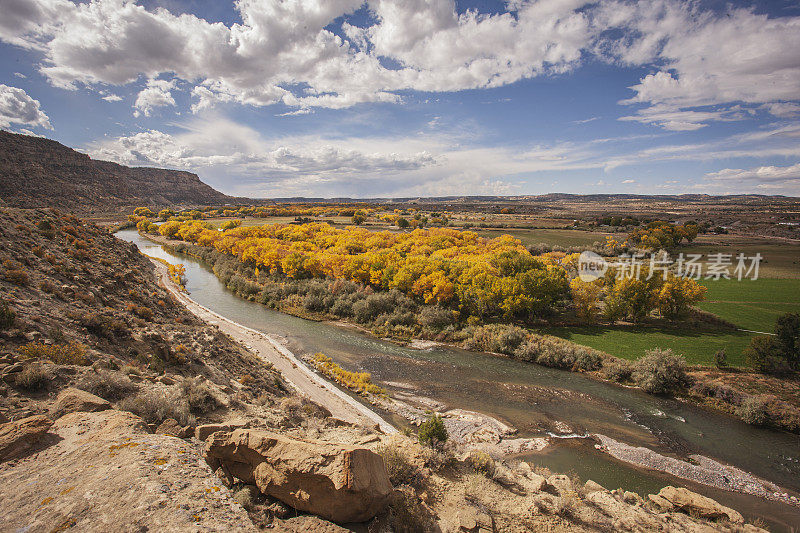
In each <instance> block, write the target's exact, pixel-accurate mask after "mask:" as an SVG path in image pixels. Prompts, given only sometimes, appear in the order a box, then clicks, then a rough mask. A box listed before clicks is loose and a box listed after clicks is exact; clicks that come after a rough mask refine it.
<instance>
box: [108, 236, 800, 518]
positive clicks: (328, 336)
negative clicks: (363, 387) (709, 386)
mask: <svg viewBox="0 0 800 533" xmlns="http://www.w3.org/2000/svg"><path fill="white" fill-rule="evenodd" d="M116 236H117V237H119V238H120V239H123V240H126V241H130V242H133V243H135V244H136V245H137V246H138V247H139V249H140V250H141V251H142V252H144V253H146V254H147V255H150V256H154V257H160V258H163V259H166V260H167V261H170V262H172V263H183V265H184V266H185V267H186V278H187V284H186V289H187V291H188V292H189V294H190V295H191V297H192V299H194V300H195V301H197V302H198V303H200V304H202V305H204V306H206V307H208V308H209V309H211V310H213V311H215V312H217V313H219V314H221V315H223V316H225V317H227V318H229V319H231V320H233V321H235V322H239V323H241V324H244V325H246V326H248V327H251V328H254V329H257V330H260V331H263V332H265V333H270V334H273V335H277V336H281V337H283V338H285V339H286V341H287V343H288V347H289V349H291V350H292V351H293V352H294V353H296V354H298V355H302V354H304V353H314V352H323V353H325V354H327V355H328V356H330V357H332V358H333V359H334V360H335V361H336V362H338V363H339V364H341V365H342V366H343V367H345V368H347V369H350V370H356V369H357V370H360V371H366V372H370V373H371V374H372V376H373V380H374V381H376V382H378V383H381V384H383V385H385V386H387V388H389V390H390V391H391V390H392V389H393V385H392V384H395V383H402V384H405V385H406V386H411V387H413V388H414V389H416V391H415V393H416V394H419V395H422V396H427V397H430V398H433V399H435V400H438V401H440V402H443V403H445V404H447V405H448V406H449V407H452V408H462V409H469V410H473V411H478V412H482V413H485V414H488V415H490V416H494V417H496V418H498V419H500V420H502V421H504V422H506V423H508V424H510V425H512V426H514V427H515V428H517V429H518V430H519V432H520V435H521V436H537V435H542V434H544V433H545V432H546V431H548V430H549V429H551V428H552V427H553V425H554V422H555V421H559V422H565V423H566V424H568V425H569V426H570V427H571V431H572V432H574V433H577V434H585V433H602V434H605V435H608V436H610V437H612V438H614V439H616V440H620V441H623V442H625V443H628V444H632V445H636V446H646V447H648V448H651V449H654V450H656V451H658V452H660V453H664V454H667V455H672V456H676V457H686V456H687V455H688V454H690V453H697V454H701V455H705V456H708V457H711V458H714V459H717V460H719V461H722V462H725V463H729V464H732V465H734V466H737V467H739V468H741V469H743V470H746V471H748V472H751V473H752V474H754V475H757V476H759V477H762V478H765V479H767V480H769V481H772V482H774V483H776V484H778V485H780V486H781V487H784V488H785V489H787V490H788V491H789V493H790V494H795V495H797V494H798V493H800V437H798V436H797V435H792V434H789V433H785V432H778V431H772V430H768V429H762V428H756V427H753V426H750V425H747V424H745V423H743V422H741V421H739V420H736V419H734V418H732V417H729V416H725V415H723V414H718V413H713V412H709V411H707V410H704V409H701V408H698V407H695V406H692V405H687V404H684V403H682V402H679V401H676V400H672V399H665V398H659V397H655V396H652V395H648V394H645V393H643V392H641V391H638V390H633V389H628V388H623V387H619V386H616V385H612V384H609V383H604V382H600V381H597V380H594V379H591V378H588V377H586V376H583V375H581V374H577V373H571V372H566V371H561V370H555V369H550V368H546V367H541V366H538V365H534V364H528V363H523V362H519V361H514V360H512V359H508V358H505V357H497V356H493V355H489V354H480V353H473V352H468V351H465V350H461V349H457V348H452V347H436V348H434V349H427V350H415V349H411V348H407V347H404V346H400V345H398V344H395V343H393V342H389V341H384V340H381V339H376V338H373V337H371V336H368V335H365V334H363V333H361V332H359V331H357V330H355V329H353V328H347V327H341V326H338V325H335V324H331V323H325V322H314V321H310V320H305V319H302V318H297V317H294V316H290V315H286V314H283V313H280V312H277V311H274V310H271V309H268V308H266V307H264V306H262V305H260V304H257V303H254V302H250V301H247V300H244V299H242V298H239V297H237V296H235V295H234V294H233V293H231V292H230V291H228V290H227V289H226V288H225V287H224V286H223V285H222V283H221V282H220V281H219V280H218V279H217V277H216V276H215V275H214V273H213V272H212V271H211V270H210V269H209V268H208V267H207V266H206V265H203V264H201V263H200V262H198V261H196V260H195V259H193V258H190V257H187V256H184V255H175V254H172V253H170V252H168V251H166V250H164V249H163V248H162V247H161V246H160V245H159V244H157V243H154V242H152V241H150V240H148V239H146V238H143V237H142V236H140V235H139V234H138V233H137V232H136V231H135V230H125V231H120V232H118V233H116ZM387 383H388V385H386V384H387ZM553 441H554V442H555V445H553V446H550V447H548V449H547V450H545V451H544V452H542V453H537V454H534V455H529V456H526V457H524V459H525V460H527V461H529V462H530V463H531V464H534V465H539V466H545V467H548V468H551V469H552V470H553V471H556V472H570V471H571V472H574V473H576V474H577V475H578V476H580V477H581V479H584V480H586V479H593V480H594V481H596V482H598V483H600V484H601V485H604V486H606V487H609V488H616V487H622V488H625V489H626V490H631V491H634V492H638V493H640V494H642V495H646V494H648V493H653V492H657V491H658V489H659V488H660V487H662V486H664V485H668V484H671V485H675V486H685V487H687V488H689V489H690V490H694V491H697V492H701V493H703V494H706V495H707V496H709V497H711V498H714V499H716V500H718V501H719V502H720V503H723V504H725V505H730V506H731V507H734V508H735V509H737V510H739V511H740V512H742V514H744V515H745V517H748V518H750V517H752V518H755V517H758V518H761V519H762V520H763V521H764V522H765V523H767V524H768V525H769V527H770V529H772V530H775V531H789V530H790V529H791V528H792V527H795V528H796V527H797V526H798V525H800V509H798V508H795V507H792V506H789V505H786V504H782V503H778V502H773V501H765V500H763V499H760V498H757V497H754V496H749V495H743V494H736V493H732V492H728V491H723V490H719V489H714V488H711V487H706V486H703V485H698V484H695V483H691V482H687V481H684V480H681V479H679V478H676V477H674V476H671V475H667V474H662V473H659V472H654V471H650V470H647V469H641V468H635V467H632V466H629V465H627V464H625V463H622V462H619V461H617V460H615V459H613V458H611V457H609V456H608V455H606V454H605V453H603V452H600V451H597V450H596V449H595V448H594V445H593V441H591V440H589V439H553Z"/></svg>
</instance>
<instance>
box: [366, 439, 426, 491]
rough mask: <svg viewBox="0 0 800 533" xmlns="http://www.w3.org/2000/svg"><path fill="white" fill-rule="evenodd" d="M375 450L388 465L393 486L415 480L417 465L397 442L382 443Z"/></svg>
mask: <svg viewBox="0 0 800 533" xmlns="http://www.w3.org/2000/svg"><path fill="white" fill-rule="evenodd" d="M375 451H376V452H377V454H378V455H380V456H381V457H382V458H383V464H385V465H386V471H387V472H388V473H389V481H391V482H392V485H393V486H398V485H408V484H410V483H411V482H413V481H414V479H415V478H416V476H417V467H416V466H415V465H414V463H412V462H411V460H409V458H408V456H407V455H406V454H405V453H403V451H402V450H401V449H400V448H399V447H398V446H397V444H396V443H392V442H390V443H386V444H381V445H379V446H378V447H377V448H376V449H375Z"/></svg>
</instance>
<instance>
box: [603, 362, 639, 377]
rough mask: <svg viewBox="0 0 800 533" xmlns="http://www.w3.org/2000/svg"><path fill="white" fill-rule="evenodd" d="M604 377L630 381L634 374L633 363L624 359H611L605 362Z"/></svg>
mask: <svg viewBox="0 0 800 533" xmlns="http://www.w3.org/2000/svg"><path fill="white" fill-rule="evenodd" d="M602 373H603V377H605V378H606V379H610V380H613V381H616V382H618V383H622V382H623V381H628V380H629V379H630V378H631V374H633V365H631V364H630V363H629V362H628V361H625V360H623V359H616V358H615V359H611V360H608V361H606V362H605V363H603V370H602Z"/></svg>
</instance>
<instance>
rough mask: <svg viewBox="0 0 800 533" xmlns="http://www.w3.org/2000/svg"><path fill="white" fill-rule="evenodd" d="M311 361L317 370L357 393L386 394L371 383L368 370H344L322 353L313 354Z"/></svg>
mask: <svg viewBox="0 0 800 533" xmlns="http://www.w3.org/2000/svg"><path fill="white" fill-rule="evenodd" d="M311 362H312V363H313V364H314V366H315V367H316V368H317V370H319V371H320V372H322V373H323V374H325V375H326V376H328V377H329V378H331V379H333V380H334V381H336V382H337V383H339V384H340V385H344V386H345V387H347V388H348V389H351V390H354V391H356V392H358V393H359V394H365V395H366V394H375V395H377V396H386V389H384V388H383V387H380V386H378V385H375V384H374V383H372V376H371V375H370V373H369V372H351V371H349V370H345V369H344V368H342V367H341V366H339V365H338V364H337V363H335V362H334V361H333V359H331V358H330V357H328V356H327V355H325V354H323V353H316V354H314V356H313V358H312V359H311Z"/></svg>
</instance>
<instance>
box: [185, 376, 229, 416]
mask: <svg viewBox="0 0 800 533" xmlns="http://www.w3.org/2000/svg"><path fill="white" fill-rule="evenodd" d="M200 379H201V378H200V376H198V377H197V378H194V379H193V378H185V379H184V380H183V382H181V393H182V394H183V397H184V399H185V400H186V403H187V404H188V405H189V410H190V411H191V412H193V413H195V414H205V413H208V412H210V411H213V410H214V409H216V408H217V407H219V405H220V403H219V400H217V397H216V396H215V395H214V393H213V391H212V390H211V388H210V387H209V386H208V385H207V384H205V383H203V382H202V381H200Z"/></svg>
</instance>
